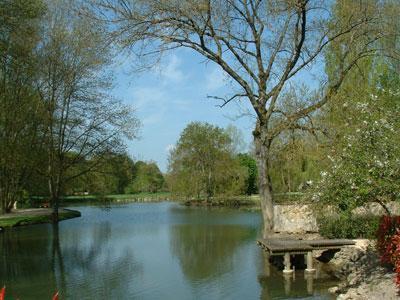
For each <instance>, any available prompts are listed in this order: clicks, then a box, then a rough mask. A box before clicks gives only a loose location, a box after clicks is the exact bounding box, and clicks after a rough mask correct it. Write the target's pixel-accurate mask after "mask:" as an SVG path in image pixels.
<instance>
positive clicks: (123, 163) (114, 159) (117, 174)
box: [64, 152, 134, 195]
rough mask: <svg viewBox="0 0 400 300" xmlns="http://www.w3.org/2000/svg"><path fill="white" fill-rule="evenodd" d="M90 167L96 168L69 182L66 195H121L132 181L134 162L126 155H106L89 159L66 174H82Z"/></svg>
mask: <svg viewBox="0 0 400 300" xmlns="http://www.w3.org/2000/svg"><path fill="white" fill-rule="evenodd" d="M91 165H96V166H97V167H96V168H94V169H93V170H91V171H90V172H87V173H85V174H84V175H83V176H79V177H77V178H75V179H74V180H71V181H69V182H68V183H67V184H66V187H65V191H64V192H65V193H66V194H76V193H82V192H88V193H90V194H100V195H108V194H123V193H124V192H125V189H126V187H127V186H128V185H129V183H130V182H131V181H132V180H133V176H134V162H133V160H132V159H131V158H130V157H129V156H128V154H126V153H112V152H110V153H108V154H104V155H101V156H99V157H93V158H90V160H89V161H84V162H81V163H79V164H77V165H75V166H73V167H72V168H71V170H69V171H68V174H72V175H73V174H79V173H84V170H86V169H88V168H90V166H91Z"/></svg>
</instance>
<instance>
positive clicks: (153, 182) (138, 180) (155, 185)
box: [125, 161, 165, 193]
mask: <svg viewBox="0 0 400 300" xmlns="http://www.w3.org/2000/svg"><path fill="white" fill-rule="evenodd" d="M164 186H165V180H164V176H163V174H162V173H161V171H160V169H159V168H158V166H157V164H156V163H155V162H148V163H146V162H143V161H138V162H136V163H135V166H134V179H133V181H132V183H131V184H130V185H129V186H128V187H127V188H126V189H125V191H126V192H127V193H141V192H149V193H156V192H159V191H162V190H163V188H164Z"/></svg>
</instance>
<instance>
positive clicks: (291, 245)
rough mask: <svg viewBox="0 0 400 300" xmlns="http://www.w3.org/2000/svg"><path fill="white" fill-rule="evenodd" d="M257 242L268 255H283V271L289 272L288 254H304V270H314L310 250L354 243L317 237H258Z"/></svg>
mask: <svg viewBox="0 0 400 300" xmlns="http://www.w3.org/2000/svg"><path fill="white" fill-rule="evenodd" d="M257 244H258V245H259V246H260V247H261V248H262V249H263V250H264V251H266V252H267V253H268V254H269V255H283V257H284V265H285V268H284V270H283V272H284V273H291V272H293V270H292V269H291V266H290V255H293V254H305V255H306V260H307V269H306V272H314V271H315V269H314V268H313V265H312V252H313V251H314V250H328V249H341V248H342V247H346V246H351V245H354V244H355V242H354V241H352V240H346V239H331V240H330V239H319V240H296V239H279V238H269V239H259V240H258V241H257Z"/></svg>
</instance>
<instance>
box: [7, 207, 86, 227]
mask: <svg viewBox="0 0 400 300" xmlns="http://www.w3.org/2000/svg"><path fill="white" fill-rule="evenodd" d="M80 216H81V213H80V212H79V211H77V210H72V209H67V208H60V210H59V221H64V220H68V219H72V218H77V217H80ZM44 223H52V209H51V208H31V209H17V210H13V211H12V212H11V213H9V214H5V215H0V228H12V227H18V226H27V225H35V224H44Z"/></svg>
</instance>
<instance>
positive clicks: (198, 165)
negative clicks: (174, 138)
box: [169, 122, 246, 201]
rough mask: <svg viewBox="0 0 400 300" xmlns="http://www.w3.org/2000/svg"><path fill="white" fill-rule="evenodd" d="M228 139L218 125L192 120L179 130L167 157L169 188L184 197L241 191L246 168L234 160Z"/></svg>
mask: <svg viewBox="0 0 400 300" xmlns="http://www.w3.org/2000/svg"><path fill="white" fill-rule="evenodd" d="M233 148H234V147H233V146H232V138H231V137H230V136H229V134H228V133H227V132H226V131H225V130H223V129H222V128H219V127H216V126H213V125H211V124H208V123H199V122H193V123H190V124H189V125H187V126H186V128H185V129H184V130H183V132H182V134H181V136H180V138H179V140H178V142H177V144H176V146H175V148H174V149H173V150H172V151H171V152H170V156H169V172H170V174H169V180H170V181H169V187H170V189H171V191H172V193H174V194H176V195H180V196H185V197H196V198H198V199H200V198H206V199H207V200H209V201H211V200H212V197H214V196H216V195H223V194H229V193H233V194H237V193H241V192H242V189H243V186H244V177H245V176H244V175H245V172H246V170H244V168H243V167H242V166H241V165H240V163H239V160H238V159H236V156H235V153H234V152H233V151H232V150H233Z"/></svg>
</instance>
